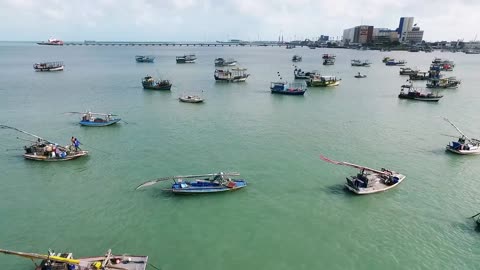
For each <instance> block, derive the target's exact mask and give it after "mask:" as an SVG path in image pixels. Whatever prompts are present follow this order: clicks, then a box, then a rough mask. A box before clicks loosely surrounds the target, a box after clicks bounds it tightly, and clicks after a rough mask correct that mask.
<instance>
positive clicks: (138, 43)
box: [64, 40, 287, 47]
mask: <svg viewBox="0 0 480 270" xmlns="http://www.w3.org/2000/svg"><path fill="white" fill-rule="evenodd" d="M64 45H66V46H167V47H168V46H171V47H175V46H179V47H181V46H186V47H238V46H248V47H252V46H260V47H262V46H263V47H282V46H286V45H287V44H286V43H279V42H261V41H256V42H195V41H191V42H166V41H159V42H157V41H152V42H150V41H88V40H86V41H84V42H64Z"/></svg>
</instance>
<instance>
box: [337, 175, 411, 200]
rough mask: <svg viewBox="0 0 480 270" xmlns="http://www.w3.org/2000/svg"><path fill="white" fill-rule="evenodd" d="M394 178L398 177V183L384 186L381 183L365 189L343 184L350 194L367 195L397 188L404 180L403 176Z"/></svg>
mask: <svg viewBox="0 0 480 270" xmlns="http://www.w3.org/2000/svg"><path fill="white" fill-rule="evenodd" d="M394 176H396V177H398V182H397V183H395V184H393V185H390V186H389V185H385V184H382V183H377V184H376V185H375V186H373V187H367V188H356V187H354V186H351V185H349V184H348V183H346V184H345V187H346V188H347V189H348V190H350V191H351V192H353V193H355V194H357V195H368V194H374V193H378V192H383V191H387V190H389V189H392V188H394V187H396V186H398V185H399V184H400V183H401V182H403V180H404V179H405V178H406V176H405V175H402V174H395V175H394Z"/></svg>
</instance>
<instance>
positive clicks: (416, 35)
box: [401, 27, 423, 44]
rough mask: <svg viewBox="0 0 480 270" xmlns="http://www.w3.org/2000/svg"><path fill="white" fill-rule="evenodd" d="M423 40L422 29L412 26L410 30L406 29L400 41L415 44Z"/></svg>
mask: <svg viewBox="0 0 480 270" xmlns="http://www.w3.org/2000/svg"><path fill="white" fill-rule="evenodd" d="M422 40H423V31H422V30H420V27H413V28H412V30H411V31H408V32H407V34H406V35H404V36H403V37H402V40H401V41H402V42H405V43H412V44H417V43H421V42H422Z"/></svg>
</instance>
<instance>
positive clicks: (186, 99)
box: [178, 95, 203, 103]
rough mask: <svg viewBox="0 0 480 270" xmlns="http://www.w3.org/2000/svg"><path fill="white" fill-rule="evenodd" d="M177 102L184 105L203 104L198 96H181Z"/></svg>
mask: <svg viewBox="0 0 480 270" xmlns="http://www.w3.org/2000/svg"><path fill="white" fill-rule="evenodd" d="M178 100H179V101H181V102H185V103H202V102H203V98H201V97H199V96H192V95H183V96H181V97H179V98H178Z"/></svg>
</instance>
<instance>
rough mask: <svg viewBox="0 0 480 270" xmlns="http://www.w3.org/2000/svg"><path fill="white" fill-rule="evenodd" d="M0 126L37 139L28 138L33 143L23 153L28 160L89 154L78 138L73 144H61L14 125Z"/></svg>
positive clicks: (48, 159) (65, 159)
mask: <svg viewBox="0 0 480 270" xmlns="http://www.w3.org/2000/svg"><path fill="white" fill-rule="evenodd" d="M0 128H3V129H12V130H15V131H18V132H20V133H23V134H26V135H29V136H31V137H33V138H35V139H36V140H35V141H30V140H27V141H30V142H31V144H30V145H28V146H25V147H24V149H25V154H23V157H24V158H25V159H28V160H36V161H67V160H73V159H77V158H79V157H83V156H86V155H88V151H85V150H81V149H80V148H79V147H78V146H79V145H80V142H78V140H76V141H75V142H73V141H72V145H67V146H61V145H58V144H57V143H53V142H50V141H48V140H46V139H44V138H42V137H39V136H37V135H35V134H32V133H29V132H26V131H23V130H20V129H17V128H14V127H10V126H6V125H0ZM72 139H73V138H72Z"/></svg>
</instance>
